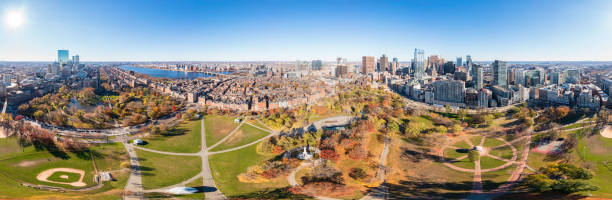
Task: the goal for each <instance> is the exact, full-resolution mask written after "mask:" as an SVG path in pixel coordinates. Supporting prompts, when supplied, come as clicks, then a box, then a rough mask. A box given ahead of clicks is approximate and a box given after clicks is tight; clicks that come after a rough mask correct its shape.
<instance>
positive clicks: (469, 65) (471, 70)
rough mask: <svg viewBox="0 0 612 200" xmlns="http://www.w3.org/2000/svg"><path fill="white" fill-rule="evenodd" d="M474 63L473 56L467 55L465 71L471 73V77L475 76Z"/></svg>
mask: <svg viewBox="0 0 612 200" xmlns="http://www.w3.org/2000/svg"><path fill="white" fill-rule="evenodd" d="M473 64H474V63H472V56H471V55H466V56H465V69H467V71H468V72H469V75H470V76H474V73H475V71H474V68H473V66H472V65H473Z"/></svg>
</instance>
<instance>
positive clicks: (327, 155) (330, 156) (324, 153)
mask: <svg viewBox="0 0 612 200" xmlns="http://www.w3.org/2000/svg"><path fill="white" fill-rule="evenodd" d="M319 157H321V158H323V159H326V160H331V161H337V160H338V158H340V156H339V155H338V153H336V151H335V150H334V149H323V150H321V153H320V154H319Z"/></svg>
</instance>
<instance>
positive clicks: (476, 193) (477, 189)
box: [438, 135, 530, 199]
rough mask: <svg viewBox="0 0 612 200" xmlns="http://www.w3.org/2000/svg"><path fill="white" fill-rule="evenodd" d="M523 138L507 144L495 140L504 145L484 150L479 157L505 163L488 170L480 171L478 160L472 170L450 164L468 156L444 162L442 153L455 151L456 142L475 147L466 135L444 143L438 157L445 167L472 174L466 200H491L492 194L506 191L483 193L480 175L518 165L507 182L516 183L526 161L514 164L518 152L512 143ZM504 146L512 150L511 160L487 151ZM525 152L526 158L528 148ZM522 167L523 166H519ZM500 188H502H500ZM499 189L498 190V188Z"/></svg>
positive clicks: (524, 159) (480, 143)
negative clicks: (470, 187)
mask: <svg viewBox="0 0 612 200" xmlns="http://www.w3.org/2000/svg"><path fill="white" fill-rule="evenodd" d="M486 138H487V136H486V135H482V136H481V138H480V142H479V143H478V144H477V145H478V146H484V142H485V140H486ZM524 138H525V137H520V138H517V139H515V140H513V141H511V142H508V141H506V140H504V139H501V138H496V139H497V140H499V141H502V142H503V143H504V144H501V145H498V146H495V147H491V148H489V149H485V151H484V152H482V153H481V155H480V156H488V157H490V158H493V159H496V160H500V161H504V162H505V163H504V164H503V165H501V166H497V167H494V168H489V169H481V163H480V159H478V160H476V161H475V162H474V169H466V168H462V167H458V166H455V165H453V164H451V163H453V162H456V161H459V160H463V159H466V158H467V157H468V156H467V155H464V156H460V157H458V158H455V159H452V160H444V151H445V149H446V148H453V149H457V147H455V146H453V144H454V143H456V142H458V141H465V142H467V143H468V145H470V147H474V146H476V145H474V144H473V142H472V141H471V140H469V139H468V137H467V136H466V135H462V136H459V137H458V138H455V139H453V140H451V141H450V142H448V143H446V144H445V145H444V146H443V147H442V148H441V149H440V150H439V151H438V155H439V156H440V158H442V162H443V164H444V165H446V166H447V167H449V168H451V169H453V170H456V171H461V172H467V173H474V182H473V184H472V192H471V194H470V195H469V196H468V197H467V199H491V196H492V195H493V194H498V193H499V194H501V193H502V192H501V191H504V192H505V191H507V190H500V191H497V192H496V191H491V192H488V193H487V192H484V191H483V188H482V173H484V172H492V171H497V170H501V169H504V168H506V167H508V166H510V165H513V164H519V168H517V170H515V171H514V172H513V175H511V176H510V177H509V178H508V181H509V182H510V181H512V182H514V181H516V179H518V175H516V174H520V173H521V172H522V168H524V162H525V161H526V158H523V160H522V161H521V162H516V159H517V157H518V153H517V152H518V150H517V149H516V148H515V147H514V146H513V145H512V143H514V142H517V141H519V140H522V139H524ZM527 138H530V136H527ZM504 146H509V147H510V148H511V150H512V158H511V159H504V158H500V157H498V156H495V155H491V154H489V153H488V151H489V150H492V149H496V148H500V147H504ZM527 146H529V143H527ZM526 150H527V151H523V156H526V154H528V153H529V152H528V151H529V150H528V148H527V149H526ZM521 165H523V166H521ZM511 186H513V185H510V186H506V187H508V188H507V189H509V188H510V187H511ZM500 188H502V187H500ZM498 189H499V188H498Z"/></svg>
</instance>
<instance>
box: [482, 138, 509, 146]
mask: <svg viewBox="0 0 612 200" xmlns="http://www.w3.org/2000/svg"><path fill="white" fill-rule="evenodd" d="M502 144H505V143H504V142H502V141H501V140H498V139H496V138H491V137H487V138H485V141H484V144H483V146H485V147H489V148H491V147H496V146H499V145H502Z"/></svg>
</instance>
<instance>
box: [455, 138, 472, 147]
mask: <svg viewBox="0 0 612 200" xmlns="http://www.w3.org/2000/svg"><path fill="white" fill-rule="evenodd" d="M452 145H453V146H455V147H457V148H461V149H471V148H472V147H471V146H470V145H469V144H468V143H467V142H466V141H463V140H460V141H458V142H455V144H452Z"/></svg>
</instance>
